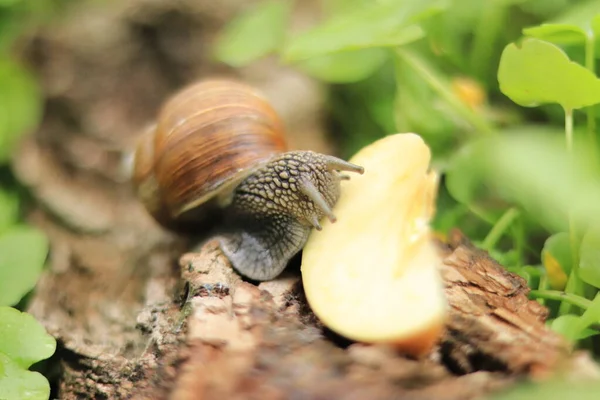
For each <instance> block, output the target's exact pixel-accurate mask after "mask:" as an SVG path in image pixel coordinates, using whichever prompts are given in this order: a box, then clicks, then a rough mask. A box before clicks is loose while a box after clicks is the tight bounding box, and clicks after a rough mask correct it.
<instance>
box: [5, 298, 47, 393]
mask: <svg viewBox="0 0 600 400" xmlns="http://www.w3.org/2000/svg"><path fill="white" fill-rule="evenodd" d="M55 351H56V340H55V339H54V338H53V337H52V336H50V335H48V333H47V332H46V330H45V329H44V327H43V326H42V325H41V324H40V323H39V322H37V321H36V320H35V318H33V316H31V315H30V314H27V313H22V312H20V311H19V310H16V309H14V308H11V307H0V399H20V400H38V399H39V400H47V399H48V397H49V396H50V385H49V383H48V381H47V380H46V378H44V376H43V375H41V374H39V373H37V372H32V371H28V369H29V367H31V365H33V364H34V363H36V362H38V361H41V360H44V359H47V358H48V357H50V356H52V354H54V352H55Z"/></svg>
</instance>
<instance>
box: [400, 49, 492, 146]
mask: <svg viewBox="0 0 600 400" xmlns="http://www.w3.org/2000/svg"><path fill="white" fill-rule="evenodd" d="M396 54H397V55H398V58H399V60H400V61H402V62H404V63H405V64H406V65H408V66H410V67H411V68H412V69H414V70H415V72H416V73H417V74H418V75H419V76H421V78H423V80H424V81H425V82H427V84H428V85H429V86H430V87H431V88H432V89H433V90H435V91H436V92H437V93H438V94H439V95H440V96H441V97H442V98H443V99H444V100H445V101H446V102H447V103H448V104H449V105H450V106H451V107H452V108H453V109H454V111H456V113H457V114H459V115H460V116H461V117H462V118H464V119H465V120H466V121H467V122H468V123H469V124H471V125H472V126H473V127H474V128H475V129H476V130H477V132H478V133H480V134H484V135H490V134H492V133H493V129H492V127H491V126H490V124H489V123H488V121H487V120H486V119H485V118H483V117H482V116H481V115H479V114H477V113H475V112H474V111H473V110H471V109H470V108H469V107H468V106H467V105H466V104H465V103H463V102H462V101H461V100H460V99H459V98H458V97H457V96H456V95H455V94H454V92H453V91H452V89H451V88H450V85H449V84H448V83H447V82H445V81H444V80H443V79H442V77H441V76H439V74H437V73H436V72H435V71H434V69H433V68H432V67H431V66H430V65H429V63H427V61H426V60H425V59H423V58H422V57H421V56H419V55H417V54H416V53H414V52H412V51H410V50H408V49H406V48H400V49H396Z"/></svg>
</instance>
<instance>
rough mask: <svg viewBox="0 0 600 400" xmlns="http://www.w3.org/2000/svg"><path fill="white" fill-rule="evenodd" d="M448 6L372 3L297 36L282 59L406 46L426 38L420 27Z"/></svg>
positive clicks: (418, 0)
mask: <svg viewBox="0 0 600 400" xmlns="http://www.w3.org/2000/svg"><path fill="white" fill-rule="evenodd" d="M447 5H448V2H447V1H446V0H428V1H427V0H403V1H389V0H387V1H378V2H369V3H366V4H365V5H363V6H357V7H355V8H353V9H351V10H349V11H348V12H345V13H340V14H335V15H334V16H333V17H332V18H331V19H330V20H329V21H326V22H324V23H323V24H319V25H318V26H316V27H314V28H312V29H310V30H308V31H307V32H304V33H302V34H300V35H298V36H297V37H295V38H294V39H293V40H291V41H290V42H289V43H288V45H287V46H286V47H285V48H284V51H283V58H284V59H285V60H286V61H288V62H298V61H302V60H306V59H309V58H312V57H316V56H321V55H324V54H329V53H337V52H339V51H346V50H356V49H362V48H369V47H382V46H400V45H404V44H406V43H410V42H413V41H415V40H417V39H420V38H421V37H423V31H422V30H421V28H420V27H419V26H418V23H419V22H420V21H422V20H423V19H425V18H428V17H430V16H432V15H435V14H436V13H438V12H440V11H442V10H444V8H445V7H447Z"/></svg>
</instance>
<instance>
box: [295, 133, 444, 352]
mask: <svg viewBox="0 0 600 400" xmlns="http://www.w3.org/2000/svg"><path fill="white" fill-rule="evenodd" d="M430 159H431V154H430V150H429V147H428V146H427V145H426V144H425V142H424V141H423V140H422V139H421V137H420V136H418V135H416V134H413V133H399V134H395V135H391V136H387V137H385V138H383V139H380V140H378V141H376V142H374V143H372V144H371V145H369V146H367V147H365V148H363V149H362V150H360V151H359V152H358V153H357V154H356V155H355V156H354V157H353V158H352V159H351V160H350V162H352V163H355V164H358V165H361V166H363V167H364V168H365V173H364V174H363V175H359V176H356V175H353V176H352V178H351V180H350V181H348V182H343V187H342V195H341V197H340V199H339V201H338V203H337V204H336V206H335V208H334V214H335V215H336V217H337V222H335V223H331V222H329V221H327V220H325V221H323V223H322V225H323V229H322V230H321V231H314V232H312V233H311V235H310V237H309V240H308V242H307V244H306V246H305V247H304V250H303V255H302V280H303V284H304V290H305V292H306V297H307V300H308V303H309V305H310V307H311V309H312V310H313V312H314V313H315V315H316V316H317V317H318V318H319V319H320V320H321V321H322V322H323V324H325V325H326V326H327V327H329V328H330V329H331V330H333V331H334V332H337V333H338V334H340V335H342V336H344V337H346V338H348V339H351V340H355V341H361V342H369V343H389V344H393V345H395V346H397V347H398V348H400V349H401V350H403V351H405V352H406V353H409V354H412V355H421V354H424V353H426V352H427V351H429V350H430V349H431V347H432V346H433V345H434V344H435V342H436V341H437V340H438V338H439V335H440V334H441V331H442V328H443V325H444V317H445V315H446V309H447V303H446V299H445V296H444V292H443V286H442V281H441V277H440V271H439V268H440V265H441V263H442V260H441V256H440V255H439V254H438V251H437V249H436V247H435V245H434V243H433V241H432V234H431V231H430V227H429V222H430V219H431V218H432V216H433V214H434V210H435V198H436V193H437V187H438V175H437V174H436V173H435V172H434V171H430V166H429V162H430Z"/></svg>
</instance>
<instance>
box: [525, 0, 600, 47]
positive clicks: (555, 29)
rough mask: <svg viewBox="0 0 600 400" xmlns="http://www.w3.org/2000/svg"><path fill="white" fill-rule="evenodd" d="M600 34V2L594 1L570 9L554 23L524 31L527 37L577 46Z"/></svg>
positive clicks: (553, 21) (550, 22)
mask: <svg viewBox="0 0 600 400" xmlns="http://www.w3.org/2000/svg"><path fill="white" fill-rule="evenodd" d="M599 32H600V2H598V1H595V0H592V1H587V2H584V3H580V4H577V5H573V6H571V7H569V8H568V11H567V12H566V13H564V14H562V15H561V16H559V17H557V18H555V19H554V20H552V21H549V22H547V23H544V24H541V25H539V26H533V27H530V28H526V29H524V30H523V33H524V34H525V35H527V36H531V37H535V38H538V39H542V40H547V41H549V42H552V43H556V44H576V43H582V42H585V41H586V40H587V39H588V38H589V37H591V38H594V37H596V36H597V35H598V33H599Z"/></svg>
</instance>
